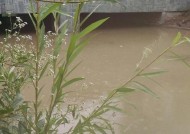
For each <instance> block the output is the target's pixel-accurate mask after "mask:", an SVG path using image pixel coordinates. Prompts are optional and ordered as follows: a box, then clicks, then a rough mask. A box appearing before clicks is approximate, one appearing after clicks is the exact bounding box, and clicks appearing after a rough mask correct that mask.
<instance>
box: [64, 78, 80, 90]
mask: <svg viewBox="0 0 190 134" xmlns="http://www.w3.org/2000/svg"><path fill="white" fill-rule="evenodd" d="M81 80H84V78H81V77H80V78H74V79H71V80H69V81H67V82H66V83H64V84H63V86H62V88H64V87H66V86H69V85H71V84H73V83H75V82H78V81H81Z"/></svg>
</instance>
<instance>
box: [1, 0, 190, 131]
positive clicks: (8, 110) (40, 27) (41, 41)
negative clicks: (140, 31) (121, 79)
mask: <svg viewBox="0 0 190 134" xmlns="http://www.w3.org/2000/svg"><path fill="white" fill-rule="evenodd" d="M34 2H35V4H36V5H37V13H36V12H35V8H34V7H33V5H35V4H34V3H33V2H32V1H31V7H30V8H31V12H32V13H31V14H29V15H30V18H31V21H32V22H33V24H34V27H35V29H36V41H37V42H36V43H34V42H33V39H32V37H30V36H23V35H20V33H19V32H14V30H15V29H17V30H18V31H20V29H21V28H22V26H23V25H25V24H26V23H25V22H23V21H22V20H21V19H20V18H17V21H16V23H14V24H13V26H15V27H13V29H10V30H7V32H6V33H7V34H6V38H5V39H4V42H3V46H2V47H1V51H0V133H3V134H56V133H58V128H59V127H60V126H62V125H68V124H70V122H71V120H75V125H73V126H70V128H69V130H68V132H65V133H67V134H85V133H92V134H96V133H101V134H107V133H112V134H114V133H115V131H114V127H113V125H112V124H111V123H110V120H109V119H107V118H106V116H105V115H106V114H109V113H110V112H111V111H116V112H123V111H124V110H123V109H121V108H120V107H119V106H118V104H117V103H115V99H117V95H124V94H128V93H131V92H134V91H142V92H144V93H147V94H150V95H152V96H154V97H157V95H156V94H155V93H154V92H153V91H152V90H150V89H149V88H148V87H147V86H146V85H144V84H143V83H142V82H139V81H137V79H136V78H138V77H145V78H146V77H148V78H149V77H151V78H152V77H154V76H157V75H160V74H162V73H165V71H155V72H149V71H147V69H148V68H149V67H150V66H151V65H152V64H153V63H154V62H156V61H157V60H158V59H159V58H160V57H161V56H162V55H164V54H165V53H166V52H168V51H171V49H172V48H173V47H175V46H177V45H179V44H181V43H183V42H189V40H190V39H189V38H187V37H185V38H184V39H181V38H182V37H181V34H180V33H178V35H177V36H176V38H175V39H174V41H173V44H172V45H171V46H169V47H168V48H167V49H166V50H164V51H163V52H162V53H161V54H160V55H158V56H157V57H156V58H155V59H154V60H153V61H152V62H150V63H149V64H147V65H146V66H145V67H143V68H141V69H140V70H138V71H137V72H136V74H134V76H133V77H131V78H130V79H129V80H128V81H127V82H126V83H124V84H123V86H121V87H119V88H116V89H114V90H112V91H111V92H110V93H109V94H108V96H107V97H106V98H105V99H104V100H103V101H102V102H101V103H100V105H99V106H98V107H96V108H94V109H93V110H92V111H91V112H90V113H89V114H88V115H83V114H82V113H80V110H79V108H78V106H77V105H72V104H66V103H65V102H64V101H65V95H66V94H68V93H70V92H68V91H66V90H65V89H66V88H67V87H68V86H70V85H72V84H74V83H76V82H78V81H81V80H83V79H84V78H81V77H77V78H70V77H69V76H70V74H71V73H72V72H73V71H74V70H75V69H76V68H77V66H78V65H79V64H80V63H78V64H76V65H74V67H72V66H71V64H72V63H73V61H74V60H75V59H76V58H77V56H78V55H79V54H80V53H81V51H82V50H83V49H84V47H85V46H86V45H87V44H88V42H89V38H88V39H87V38H85V37H86V35H88V34H89V33H91V32H93V31H94V30H95V29H96V28H98V27H99V26H101V25H102V24H103V23H104V22H105V21H106V20H107V19H108V18H105V19H102V20H98V21H96V22H94V23H92V24H90V25H88V26H87V27H86V28H84V30H82V31H80V30H79V29H80V26H81V25H82V24H83V23H84V22H85V21H86V20H87V19H88V17H89V16H90V15H91V14H92V13H93V12H94V11H95V9H96V8H95V9H94V10H93V11H92V13H90V15H89V16H87V17H86V18H85V19H84V20H83V21H82V22H81V23H80V22H79V15H80V11H81V10H82V8H83V5H84V2H83V1H80V2H79V3H78V6H77V8H76V11H75V15H74V18H73V19H74V26H73V32H72V33H71V35H70V37H69V43H68V44H69V45H68V48H67V51H66V54H65V56H63V57H60V53H61V50H62V48H63V44H64V41H65V39H66V37H67V31H68V25H67V23H68V21H65V22H63V24H61V25H60V27H58V26H57V20H58V17H59V15H60V14H61V15H68V14H67V13H63V12H62V11H61V8H60V7H61V6H62V5H61V3H54V4H47V5H45V6H41V5H40V2H39V1H34ZM68 2H69V1H68ZM51 13H52V14H53V16H54V18H55V23H54V25H55V31H56V33H51V32H49V33H46V32H45V25H44V23H43V21H44V19H45V18H46V17H47V16H48V15H49V14H51ZM51 38H53V39H52V40H51ZM12 40H13V41H12ZM11 42H13V43H11ZM49 43H50V44H51V43H52V44H53V46H52V47H51V48H52V51H50V50H49V48H48V47H47V46H48V45H49ZM29 44H30V45H29ZM34 44H35V45H36V46H35V47H34V46H33V45H34ZM171 53H172V55H173V56H175V57H177V58H179V59H180V57H179V55H177V54H176V53H174V52H171ZM182 61H183V62H184V63H185V64H186V65H188V67H189V64H188V63H187V62H186V61H184V59H183V60H182ZM47 74H51V75H50V77H51V79H52V85H51V86H50V87H46V89H45V86H43V85H41V83H40V82H41V80H42V79H43V78H44V77H45V76H46V75H47ZM25 85H32V86H33V89H34V92H35V97H34V101H32V102H27V101H25V99H24V97H23V96H22V94H21V93H22V90H24V89H25ZM42 90H46V91H47V90H48V91H50V92H51V94H50V96H49V98H50V103H49V105H48V107H47V108H42V104H41V102H42V100H41V99H40V98H41V91H42ZM63 105H64V106H65V107H66V110H65V111H63V110H62V109H63Z"/></svg>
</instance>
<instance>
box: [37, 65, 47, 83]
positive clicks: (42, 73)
mask: <svg viewBox="0 0 190 134" xmlns="http://www.w3.org/2000/svg"><path fill="white" fill-rule="evenodd" d="M48 66H49V62H47V63H46V64H45V66H44V67H43V69H42V71H41V73H40V77H39V80H40V79H41V78H42V76H43V75H44V73H45V71H46V70H47V68H48Z"/></svg>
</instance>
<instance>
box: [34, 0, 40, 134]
mask: <svg viewBox="0 0 190 134" xmlns="http://www.w3.org/2000/svg"><path fill="white" fill-rule="evenodd" d="M36 9H37V23H36V65H35V75H36V76H35V102H34V110H35V125H36V127H37V129H36V133H38V126H37V123H38V97H39V94H38V92H39V79H38V75H39V45H40V42H39V31H40V22H39V9H40V3H39V1H37V2H36Z"/></svg>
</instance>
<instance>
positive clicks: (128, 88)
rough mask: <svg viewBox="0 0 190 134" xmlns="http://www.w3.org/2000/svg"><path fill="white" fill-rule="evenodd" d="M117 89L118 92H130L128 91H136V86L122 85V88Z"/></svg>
mask: <svg viewBox="0 0 190 134" xmlns="http://www.w3.org/2000/svg"><path fill="white" fill-rule="evenodd" d="M116 91H117V92H118V93H128V92H133V91H135V89H134V88H130V87H121V88H118V89H116Z"/></svg>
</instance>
